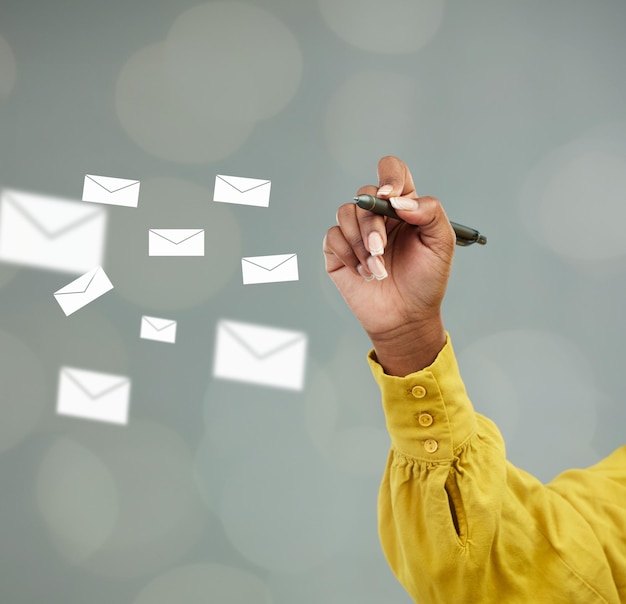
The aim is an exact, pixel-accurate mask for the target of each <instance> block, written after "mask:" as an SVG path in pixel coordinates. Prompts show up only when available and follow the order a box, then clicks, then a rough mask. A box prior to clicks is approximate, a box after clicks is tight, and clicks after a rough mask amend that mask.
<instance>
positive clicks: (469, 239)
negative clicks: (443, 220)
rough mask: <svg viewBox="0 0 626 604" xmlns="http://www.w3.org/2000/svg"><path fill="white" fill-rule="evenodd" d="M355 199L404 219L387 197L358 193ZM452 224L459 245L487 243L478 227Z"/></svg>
mask: <svg viewBox="0 0 626 604" xmlns="http://www.w3.org/2000/svg"><path fill="white" fill-rule="evenodd" d="M354 201H355V202H356V205H358V206H359V207H360V208H363V209H364V210H369V211H370V212H373V213H374V214H379V215H381V216H388V217H389V218H395V219H396V220H402V218H400V216H398V214H397V213H396V211H395V210H394V209H393V206H392V205H391V203H389V202H388V201H387V200H386V199H381V198H380V197H374V196H372V195H357V196H356V197H355V198H354ZM450 224H451V225H452V228H453V229H454V233H455V234H456V243H457V245H463V246H465V245H471V244H472V243H480V244H481V245H485V244H486V243H487V237H485V236H484V235H481V234H480V233H479V232H478V231H477V230H476V229H473V228H471V227H467V226H464V225H462V224H459V223H458V222H452V221H450Z"/></svg>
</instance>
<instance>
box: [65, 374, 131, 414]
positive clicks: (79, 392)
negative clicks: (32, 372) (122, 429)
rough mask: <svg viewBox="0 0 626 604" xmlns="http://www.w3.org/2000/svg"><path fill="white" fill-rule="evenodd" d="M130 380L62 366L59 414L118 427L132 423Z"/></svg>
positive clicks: (120, 376)
mask: <svg viewBox="0 0 626 604" xmlns="http://www.w3.org/2000/svg"><path fill="white" fill-rule="evenodd" d="M129 398H130V379H129V378H128V377H126V376H123V375H115V374H111V373H101V372H98V371H89V370H86V369H77V368H76V367H61V370H60V372H59V390H58V395H57V413H59V414H60V415H70V416H73V417H80V418H82V419H91V420H97V421H103V422H111V423H115V424H126V423H127V422H128V407H129Z"/></svg>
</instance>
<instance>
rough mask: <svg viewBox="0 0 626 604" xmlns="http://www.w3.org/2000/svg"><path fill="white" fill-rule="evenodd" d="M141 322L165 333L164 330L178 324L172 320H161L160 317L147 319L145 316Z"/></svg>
mask: <svg viewBox="0 0 626 604" xmlns="http://www.w3.org/2000/svg"><path fill="white" fill-rule="evenodd" d="M141 320H142V321H145V322H146V323H147V324H148V325H150V327H152V328H153V329H154V330H156V331H163V330H164V329H167V328H168V327H171V326H172V325H175V324H176V321H173V320H172V319H160V318H158V317H147V316H145V315H144V316H143V317H141Z"/></svg>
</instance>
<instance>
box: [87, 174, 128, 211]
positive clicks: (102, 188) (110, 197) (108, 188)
mask: <svg viewBox="0 0 626 604" xmlns="http://www.w3.org/2000/svg"><path fill="white" fill-rule="evenodd" d="M139 184H140V183H139V181H138V180H128V179H127V178H113V177H112V176H95V175H93V174H85V182H84V183H83V201H92V202H95V203H106V204H109V205H113V206H126V207H128V208H136V207H137V205H138V204H139Z"/></svg>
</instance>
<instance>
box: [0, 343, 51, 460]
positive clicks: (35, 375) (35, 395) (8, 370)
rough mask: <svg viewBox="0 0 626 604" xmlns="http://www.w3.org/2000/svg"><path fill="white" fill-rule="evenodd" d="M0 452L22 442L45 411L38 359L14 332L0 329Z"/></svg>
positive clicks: (43, 389) (40, 368)
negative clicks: (9, 332) (12, 333)
mask: <svg viewBox="0 0 626 604" xmlns="http://www.w3.org/2000/svg"><path fill="white" fill-rule="evenodd" d="M0 351H2V361H1V362H0V388H1V392H2V404H1V405H0V452H2V451H5V450H7V449H9V448H11V447H13V446H15V445H16V444H17V443H19V442H21V441H22V440H23V439H24V438H25V437H26V436H27V435H28V434H29V433H30V432H32V430H33V429H34V428H35V427H36V426H37V423H38V422H39V420H40V418H41V417H42V415H43V414H44V407H45V404H46V400H47V397H46V396H45V384H44V377H43V370H42V367H41V363H40V362H39V359H38V358H37V357H36V356H35V355H34V353H33V352H32V351H31V350H30V349H29V348H27V347H26V345H25V344H24V343H22V342H21V341H20V340H18V339H17V338H15V337H14V336H12V335H10V334H8V333H6V332H3V331H0Z"/></svg>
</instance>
